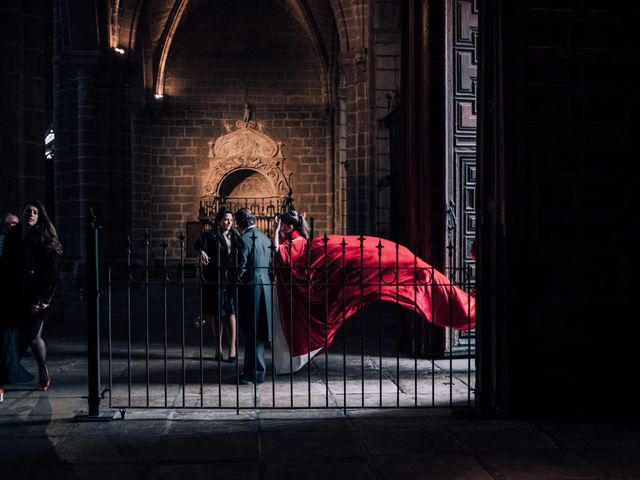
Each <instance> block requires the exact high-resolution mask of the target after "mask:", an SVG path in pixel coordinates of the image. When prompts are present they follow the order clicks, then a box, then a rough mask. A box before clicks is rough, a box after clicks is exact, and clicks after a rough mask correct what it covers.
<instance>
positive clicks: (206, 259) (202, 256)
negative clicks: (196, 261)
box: [200, 250, 209, 265]
mask: <svg viewBox="0 0 640 480" xmlns="http://www.w3.org/2000/svg"><path fill="white" fill-rule="evenodd" d="M200 264H201V265H209V255H207V252H203V251H202V250H200Z"/></svg>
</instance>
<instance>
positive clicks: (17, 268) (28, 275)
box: [0, 200, 62, 396]
mask: <svg viewBox="0 0 640 480" xmlns="http://www.w3.org/2000/svg"><path fill="white" fill-rule="evenodd" d="M20 216H21V219H20V224H19V225H18V226H17V227H15V228H12V229H11V230H9V232H7V235H6V238H5V242H4V246H3V250H2V267H3V268H2V270H3V271H2V278H1V281H2V287H1V290H2V294H3V295H5V302H4V303H5V305H7V307H8V308H7V311H6V314H5V315H3V319H2V325H1V326H0V327H1V329H2V344H1V345H0V396H3V394H4V388H3V387H4V385H6V384H8V383H23V382H27V381H30V380H31V379H33V376H32V375H31V374H30V373H29V372H27V371H26V370H25V369H24V368H23V367H22V365H21V364H20V359H21V358H22V357H23V356H24V354H25V353H26V351H27V349H28V348H29V347H30V348H31V351H32V352H33V356H34V358H35V360H36V362H37V363H38V373H39V383H40V388H41V389H42V390H43V391H46V390H47V389H48V388H49V386H50V385H51V378H50V376H49V368H48V367H47V362H46V357H47V349H46V345H45V343H44V340H43V339H42V329H43V326H44V323H45V321H46V319H47V318H48V317H49V310H50V305H51V300H52V298H53V293H54V288H55V276H56V269H55V265H56V258H57V257H58V255H61V254H62V246H61V245H60V241H59V240H58V234H57V232H56V229H55V227H54V226H53V223H51V220H50V219H49V216H48V215H47V212H46V210H45V208H44V205H42V203H41V202H39V201H38V200H29V201H27V202H24V203H23V204H22V206H21V208H20Z"/></svg>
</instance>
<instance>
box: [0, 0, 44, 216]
mask: <svg viewBox="0 0 640 480" xmlns="http://www.w3.org/2000/svg"><path fill="white" fill-rule="evenodd" d="M45 8H46V7H45V6H44V5H42V2H37V1H34V2H21V1H18V0H7V1H3V2H2V3H0V64H1V65H2V68H1V69H0V85H1V87H0V88H1V92H2V94H1V95H0V211H5V210H9V209H10V210H13V211H15V210H16V209H17V208H18V206H19V205H20V203H21V202H22V201H24V200H26V199H28V198H38V199H41V200H42V201H44V202H45V203H46V200H47V187H46V162H45V157H44V136H45V130H46V125H45V117H46V115H45V87H46V86H45V68H46V55H45V50H46V49H45V47H46V41H47V39H46V38H45V28H44V26H45V19H46V15H45V14H46V10H45Z"/></svg>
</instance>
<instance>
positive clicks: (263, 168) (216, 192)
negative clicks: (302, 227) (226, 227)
mask: <svg viewBox="0 0 640 480" xmlns="http://www.w3.org/2000/svg"><path fill="white" fill-rule="evenodd" d="M250 117H251V110H250V109H249V106H248V105H246V107H245V115H244V119H243V120H238V121H237V122H236V123H235V127H236V129H235V130H233V129H232V127H231V125H229V124H225V129H226V133H225V134H223V135H221V136H220V137H218V138H217V140H215V142H214V141H210V142H209V170H208V172H207V175H206V177H205V178H206V179H205V182H204V185H203V187H202V195H201V198H200V212H199V218H200V221H201V222H203V223H206V222H210V221H211V220H212V219H213V217H215V215H216V212H217V211H218V209H219V208H220V207H221V206H223V205H225V206H227V207H228V208H230V209H231V210H232V211H236V210H237V209H239V208H242V207H249V208H251V210H253V212H254V213H255V214H256V216H257V217H258V226H259V228H261V229H262V230H264V231H268V230H269V228H270V221H271V219H272V218H273V216H274V215H275V214H276V213H278V212H282V211H285V210H287V209H288V208H292V207H293V199H292V197H291V194H292V191H291V185H290V177H291V174H286V173H285V170H284V161H285V157H284V154H283V152H282V146H283V144H282V143H281V142H278V141H275V140H273V139H272V138H271V137H269V136H267V135H265V134H264V132H263V128H262V125H261V124H260V123H258V122H255V121H253V120H251V119H250Z"/></svg>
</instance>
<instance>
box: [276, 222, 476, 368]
mask: <svg viewBox="0 0 640 480" xmlns="http://www.w3.org/2000/svg"><path fill="white" fill-rule="evenodd" d="M275 237H276V238H275V239H274V245H275V246H276V256H275V261H274V264H275V274H276V279H277V283H278V288H277V291H278V301H279V305H280V327H281V331H282V333H283V334H284V342H283V343H284V348H288V350H289V351H288V353H290V355H291V360H288V361H287V362H284V365H282V364H281V365H280V367H281V368H280V371H279V373H287V371H288V369H289V362H291V363H290V364H291V365H293V370H296V369H299V368H300V367H302V365H304V363H305V362H306V361H307V360H308V359H309V358H312V357H313V356H314V355H315V354H316V353H318V352H319V351H321V350H323V349H326V348H328V347H329V346H330V345H331V343H332V342H333V339H334V337H335V335H336V333H337V331H338V329H339V328H340V326H342V324H343V323H344V322H345V320H347V319H348V318H349V317H351V316H352V315H353V314H355V313H356V312H357V311H358V310H360V309H361V308H362V307H364V306H365V305H367V304H369V303H372V302H374V301H379V300H383V301H388V302H392V303H397V304H398V305H401V306H403V307H405V308H409V309H411V310H414V311H415V312H416V313H417V314H419V315H420V316H421V317H423V318H424V319H425V320H426V321H428V322H430V323H433V324H435V325H440V326H443V327H449V328H453V329H456V330H469V329H472V328H474V327H475V298H474V297H473V296H471V295H469V294H467V293H466V292H464V291H463V290H461V289H460V288H458V287H457V286H455V285H453V283H452V282H451V281H450V280H449V279H448V278H447V277H445V276H444V275H443V274H442V273H440V272H439V271H437V270H436V269H434V268H433V267H432V266H431V265H429V264H428V263H427V262H425V261H424V260H422V259H421V258H419V257H418V256H416V255H415V254H414V253H412V252H411V251H410V250H409V249H407V248H406V247H403V246H402V245H399V244H397V243H394V242H391V241H389V240H385V239H382V238H377V237H363V236H355V235H330V236H325V237H318V238H314V239H310V238H309V228H308V226H307V223H306V221H305V219H304V218H303V216H301V215H300V214H299V213H298V212H296V211H293V210H292V211H289V212H286V213H283V214H281V215H279V216H278V217H277V218H276V228H275ZM274 355H275V354H274ZM287 358H289V357H288V355H287Z"/></svg>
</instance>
